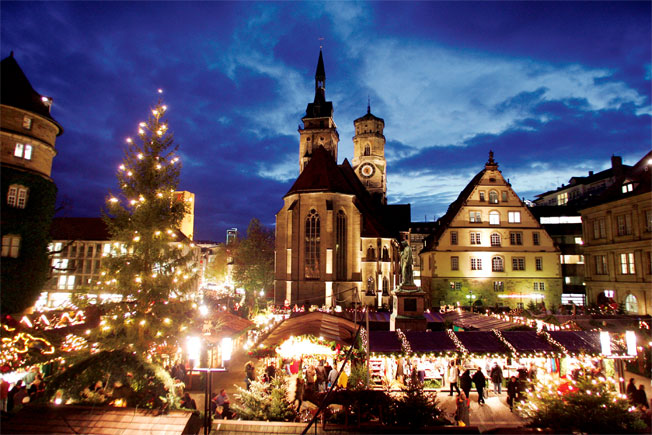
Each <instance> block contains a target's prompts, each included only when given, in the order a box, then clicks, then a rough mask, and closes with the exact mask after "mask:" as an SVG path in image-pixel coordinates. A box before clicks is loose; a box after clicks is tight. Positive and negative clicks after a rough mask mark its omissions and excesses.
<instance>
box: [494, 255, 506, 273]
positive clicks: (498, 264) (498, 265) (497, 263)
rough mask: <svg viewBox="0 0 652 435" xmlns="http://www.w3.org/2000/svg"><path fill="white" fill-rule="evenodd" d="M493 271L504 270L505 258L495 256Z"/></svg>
mask: <svg viewBox="0 0 652 435" xmlns="http://www.w3.org/2000/svg"><path fill="white" fill-rule="evenodd" d="M491 271H492V272H504V271H505V266H504V263H503V259H502V258H501V257H494V258H492V259H491Z"/></svg>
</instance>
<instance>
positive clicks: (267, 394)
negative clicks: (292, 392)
mask: <svg viewBox="0 0 652 435" xmlns="http://www.w3.org/2000/svg"><path fill="white" fill-rule="evenodd" d="M287 379H288V378H287V377H286V376H285V375H284V373H283V371H281V370H279V371H277V372H276V377H274V379H272V380H271V382H270V383H269V384H266V383H264V382H259V381H253V382H252V383H251V385H250V386H249V390H245V389H244V388H242V387H239V386H237V388H238V392H237V393H236V395H235V397H236V399H238V402H237V403H234V404H233V409H234V410H235V412H236V413H237V414H238V417H240V418H242V419H243V420H262V421H292V420H294V418H295V417H296V412H295V409H294V406H292V403H291V402H290V400H289V399H288V396H289V388H288V381H287Z"/></svg>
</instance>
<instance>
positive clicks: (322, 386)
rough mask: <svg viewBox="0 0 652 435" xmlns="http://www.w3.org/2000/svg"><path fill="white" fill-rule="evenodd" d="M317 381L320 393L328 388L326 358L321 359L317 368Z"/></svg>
mask: <svg viewBox="0 0 652 435" xmlns="http://www.w3.org/2000/svg"><path fill="white" fill-rule="evenodd" d="M315 383H316V384H317V390H318V391H319V392H320V393H323V392H324V390H326V368H325V367H324V360H320V361H319V365H317V368H316V369H315Z"/></svg>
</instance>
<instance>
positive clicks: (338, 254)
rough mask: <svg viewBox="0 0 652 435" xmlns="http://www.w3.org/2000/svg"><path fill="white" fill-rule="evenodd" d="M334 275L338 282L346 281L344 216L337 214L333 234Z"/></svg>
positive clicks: (342, 213)
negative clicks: (335, 227) (334, 241)
mask: <svg viewBox="0 0 652 435" xmlns="http://www.w3.org/2000/svg"><path fill="white" fill-rule="evenodd" d="M335 240H336V244H335V273H336V276H337V279H338V280H345V279H346V215H345V214H344V212H343V211H342V210H340V211H338V212H337V229H336V234H335Z"/></svg>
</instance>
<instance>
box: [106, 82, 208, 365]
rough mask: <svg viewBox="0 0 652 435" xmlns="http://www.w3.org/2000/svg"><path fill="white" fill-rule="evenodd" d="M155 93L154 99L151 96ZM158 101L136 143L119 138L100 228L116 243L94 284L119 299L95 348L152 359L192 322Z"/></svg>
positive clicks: (173, 178) (185, 246)
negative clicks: (118, 159) (121, 145)
mask: <svg viewBox="0 0 652 435" xmlns="http://www.w3.org/2000/svg"><path fill="white" fill-rule="evenodd" d="M159 93H162V91H161V90H159ZM167 109H168V108H167V106H166V105H164V104H163V102H162V100H160V99H159V101H158V103H157V104H156V105H155V106H154V107H153V108H152V109H151V111H150V115H149V117H148V119H147V121H143V122H140V123H139V124H138V125H137V132H138V134H137V136H136V137H135V138H127V140H126V147H125V152H124V156H125V157H124V159H123V161H122V163H121V164H120V165H119V166H118V170H117V179H118V186H120V191H119V193H116V194H114V193H110V194H109V196H108V198H107V202H106V212H105V217H104V218H105V222H106V224H107V226H108V229H109V232H110V234H111V237H112V239H113V240H115V241H116V243H115V244H114V245H113V247H112V250H111V252H110V253H109V254H108V256H107V259H106V270H105V271H104V272H105V273H104V274H103V276H102V279H103V281H102V282H101V283H102V285H103V286H104V287H105V289H107V290H110V291H111V292H114V293H120V294H121V295H122V297H123V304H119V305H117V306H116V307H115V308H114V309H113V310H112V311H111V312H110V313H108V314H107V315H106V316H104V317H103V319H102V323H101V325H100V328H99V331H100V337H98V338H101V342H102V346H104V347H108V348H113V347H128V348H130V349H133V348H135V349H138V350H140V351H143V352H150V353H152V352H156V351H158V350H160V349H161V346H162V345H163V344H164V343H165V344H166V345H168V346H170V347H171V348H174V349H176V348H177V344H178V342H180V341H182V340H183V338H185V337H177V335H178V334H179V332H180V331H184V330H186V329H187V328H188V324H189V322H190V321H192V319H193V318H194V317H195V315H194V314H195V313H194V311H196V310H194V309H193V306H192V302H191V301H190V299H189V298H190V293H191V291H192V290H193V287H194V286H195V284H196V279H197V271H198V269H197V267H196V262H194V258H193V255H194V254H193V250H192V249H191V243H190V241H189V240H188V239H186V238H185V236H183V235H182V234H180V233H179V232H178V228H179V227H180V226H181V221H182V219H183V217H184V215H185V213H186V211H187V209H186V203H185V202H184V201H183V200H179V199H177V197H176V195H175V191H176V190H177V187H178V184H179V177H180V174H181V163H180V160H179V156H178V154H177V152H178V146H177V145H175V144H174V142H173V135H172V133H171V131H170V129H169V127H168V122H167V120H166V114H167Z"/></svg>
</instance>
